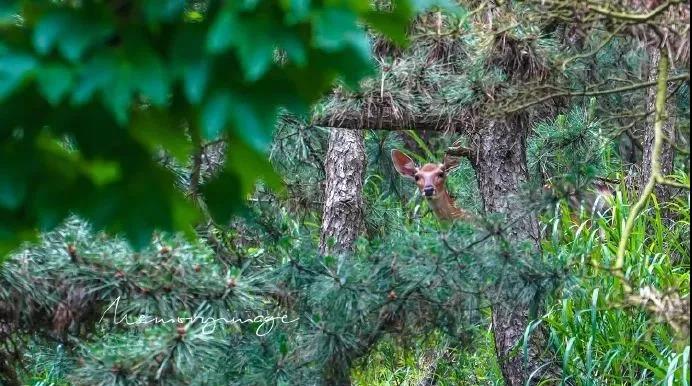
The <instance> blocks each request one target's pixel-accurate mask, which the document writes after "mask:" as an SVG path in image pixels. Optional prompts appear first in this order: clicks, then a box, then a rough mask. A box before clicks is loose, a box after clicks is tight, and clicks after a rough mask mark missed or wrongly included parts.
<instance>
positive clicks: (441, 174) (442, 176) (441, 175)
mask: <svg viewBox="0 0 692 386" xmlns="http://www.w3.org/2000/svg"><path fill="white" fill-rule="evenodd" d="M437 176H438V177H440V178H445V174H444V173H439V174H438V175H437Z"/></svg>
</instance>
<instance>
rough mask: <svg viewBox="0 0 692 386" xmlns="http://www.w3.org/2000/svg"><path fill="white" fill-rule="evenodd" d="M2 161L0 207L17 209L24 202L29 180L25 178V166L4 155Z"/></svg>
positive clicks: (0, 168) (0, 169)
mask: <svg viewBox="0 0 692 386" xmlns="http://www.w3.org/2000/svg"><path fill="white" fill-rule="evenodd" d="M1 160H2V162H0V207H1V208H5V209H9V210H15V209H17V208H19V205H20V204H21V203H22V202H24V199H25V197H26V192H27V185H28V184H27V180H26V179H25V178H23V173H24V171H23V167H21V165H14V164H13V163H12V161H13V160H12V159H8V158H5V157H3V158H2V159H1Z"/></svg>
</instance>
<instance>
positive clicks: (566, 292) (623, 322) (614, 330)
mask: <svg viewBox="0 0 692 386" xmlns="http://www.w3.org/2000/svg"><path fill="white" fill-rule="evenodd" d="M631 201H632V198H628V197H627V196H626V194H623V193H618V194H617V196H616V198H615V200H614V202H613V213H612V216H608V217H601V218H594V219H585V218H583V217H582V219H583V220H584V221H582V222H581V223H580V224H577V225H575V224H574V223H573V221H572V220H571V219H570V213H569V212H568V210H566V209H565V208H562V209H561V210H559V212H558V213H559V215H558V216H555V217H554V218H553V219H552V221H550V222H548V223H547V224H546V225H547V226H549V227H550V231H552V235H551V237H550V239H549V240H547V241H546V242H545V243H544V251H545V253H547V254H549V255H551V257H553V258H557V259H564V260H569V261H571V262H573V263H574V264H573V267H574V269H575V270H576V271H578V274H577V275H576V276H575V279H574V280H572V281H571V282H570V283H567V284H566V285H565V287H564V288H563V289H562V291H561V293H559V294H557V296H556V298H555V299H554V303H553V305H552V306H550V307H549V308H548V311H547V313H546V315H545V316H544V317H543V318H542V320H541V322H542V323H547V325H548V326H549V327H550V331H551V336H550V341H551V344H552V345H553V347H554V348H555V350H556V351H557V353H558V355H559V356H560V358H561V360H562V364H563V371H564V375H565V378H566V379H567V380H569V381H571V382H573V384H576V385H584V386H591V385H689V371H690V368H689V354H690V341H689V331H687V333H685V331H676V329H675V328H673V326H671V324H669V323H667V322H666V320H665V316H670V315H663V314H657V313H655V312H651V311H647V310H646V309H645V308H644V307H643V306H641V305H636V304H632V303H631V302H627V294H626V293H625V292H624V291H623V286H622V283H621V281H620V279H618V278H617V277H616V276H615V275H613V272H611V271H609V270H608V267H610V266H612V264H613V263H614V262H615V254H616V251H617V246H618V242H619V239H620V230H621V229H622V228H623V225H624V222H625V219H626V216H627V211H628V208H629V207H630V205H629V202H631ZM689 209H690V202H689V195H687V197H685V198H682V199H678V200H676V201H675V202H674V203H671V204H669V205H667V206H666V207H665V208H661V207H660V206H659V205H658V204H657V203H656V201H655V199H654V200H653V205H650V207H649V209H648V210H646V211H644V212H643V213H641V214H640V215H639V216H638V218H637V223H636V227H635V229H634V232H633V233H632V235H631V237H630V238H629V241H628V253H627V255H626V260H625V266H624V274H625V278H626V280H627V281H628V282H629V284H630V285H631V286H632V288H634V291H635V292H636V291H638V289H641V288H645V287H650V288H653V289H656V290H658V291H660V292H661V293H670V294H677V295H680V296H681V297H683V298H685V297H688V296H689V287H690V270H689V242H690V239H689ZM663 212H667V213H668V215H669V216H670V217H672V218H673V219H674V220H666V219H664V217H663V216H662V213H663ZM688 304H689V303H688ZM671 312H674V311H671ZM687 326H688V328H689V319H687Z"/></svg>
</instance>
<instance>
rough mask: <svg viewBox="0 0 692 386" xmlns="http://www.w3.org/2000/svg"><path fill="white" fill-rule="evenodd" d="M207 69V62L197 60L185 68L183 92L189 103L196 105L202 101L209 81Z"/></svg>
mask: <svg viewBox="0 0 692 386" xmlns="http://www.w3.org/2000/svg"><path fill="white" fill-rule="evenodd" d="M209 67H210V66H209V62H208V61H207V60H204V59H199V60H197V61H195V62H193V63H190V64H188V65H187V66H186V67H185V71H184V75H183V81H184V90H185V96H186V97H187V99H188V100H189V101H190V103H193V104H198V103H199V102H200V101H201V100H202V96H204V91H205V89H206V86H207V81H208V79H209Z"/></svg>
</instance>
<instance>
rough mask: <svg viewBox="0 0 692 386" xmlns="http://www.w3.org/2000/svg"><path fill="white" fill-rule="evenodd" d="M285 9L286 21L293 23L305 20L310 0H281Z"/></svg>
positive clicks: (308, 11) (308, 13)
mask: <svg viewBox="0 0 692 386" xmlns="http://www.w3.org/2000/svg"><path fill="white" fill-rule="evenodd" d="M281 6H282V7H283V9H284V10H285V11H286V23H287V24H295V23H299V22H302V21H305V20H306V19H307V18H308V16H310V0H281Z"/></svg>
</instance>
